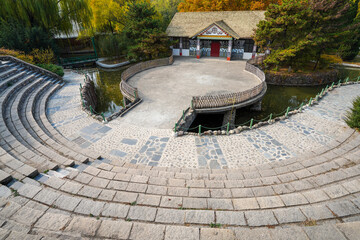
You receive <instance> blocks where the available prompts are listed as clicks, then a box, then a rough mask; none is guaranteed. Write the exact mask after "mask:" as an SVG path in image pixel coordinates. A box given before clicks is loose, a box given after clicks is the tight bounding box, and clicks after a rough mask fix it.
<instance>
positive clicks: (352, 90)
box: [48, 62, 360, 169]
mask: <svg viewBox="0 0 360 240" xmlns="http://www.w3.org/2000/svg"><path fill="white" fill-rule="evenodd" d="M235 63H236V64H239V63H240V64H242V63H241V62H235ZM241 66H242V65H241ZM165 68H167V67H165ZM170 68H171V67H170ZM153 71H154V70H151V71H150V73H149V74H150V75H151V74H152V73H153ZM146 72H147V71H145V72H144V73H142V74H140V75H145V76H148V75H147V73H146ZM65 80H67V81H69V83H68V84H67V85H66V86H65V87H64V88H62V89H61V90H60V91H59V92H57V93H56V95H54V97H53V98H52V99H51V100H50V101H49V106H48V113H49V118H50V120H51V122H52V123H53V125H54V127H55V128H56V129H57V130H59V131H60V132H61V133H62V134H63V135H64V136H66V137H67V138H69V139H70V140H73V141H74V142H75V143H78V144H80V146H81V147H83V148H89V149H92V150H94V151H96V152H99V153H101V155H102V156H104V157H105V158H107V159H114V160H124V161H126V162H131V163H135V164H137V163H140V164H145V165H148V166H159V167H179V168H183V167H185V168H199V169H206V168H211V169H220V168H222V169H231V168H239V167H244V166H256V165H258V164H263V163H269V162H275V161H282V160H286V159H290V158H294V157H300V156H301V154H303V153H304V152H312V151H315V150H316V149H319V148H321V147H326V146H332V145H333V144H336V143H339V141H338V139H339V138H342V137H343V136H345V137H346V136H348V135H349V134H351V133H352V132H353V130H352V129H350V128H348V127H347V126H346V123H345V122H344V116H345V114H346V112H347V110H348V109H349V108H350V107H351V106H352V100H353V99H354V98H355V97H356V96H358V95H360V94H359V93H360V85H351V86H344V87H341V88H337V89H335V90H333V91H332V92H330V93H329V94H327V96H326V97H324V98H323V99H322V100H321V101H320V103H319V104H317V105H314V106H312V107H311V108H307V109H305V110H304V111H303V113H300V114H297V115H295V116H291V118H289V119H287V120H284V121H281V122H277V123H275V124H273V125H269V126H264V127H261V128H259V129H254V130H252V131H245V132H242V133H240V134H238V135H231V136H210V137H209V136H203V137H194V136H183V137H174V134H173V131H172V130H171V127H172V124H173V122H171V124H170V125H171V127H169V128H168V129H162V128H157V127H153V128H150V127H148V126H146V125H145V124H144V125H145V126H142V125H139V122H137V121H135V120H134V116H135V115H137V114H141V113H142V112H143V111H144V108H147V107H149V106H152V105H151V102H148V103H147V102H146V100H145V101H144V102H143V103H141V104H140V105H139V106H137V107H136V108H135V109H133V110H132V111H131V112H130V113H129V114H127V115H125V116H124V117H122V118H118V119H115V120H113V121H111V122H109V123H107V124H105V125H104V124H102V123H100V122H98V121H96V120H94V119H92V118H91V117H88V116H87V114H86V113H84V112H82V111H81V109H80V105H79V102H80V99H79V98H80V96H79V94H78V86H79V83H80V82H81V81H82V80H83V76H81V75H77V74H75V73H72V72H67V74H66V76H65ZM142 107H144V108H142ZM157 107H158V106H157ZM157 107H156V108H157ZM163 109H165V110H166V109H167V108H166V107H164V108H163ZM165 110H164V111H165ZM159 111H162V110H159ZM150 112H151V111H150ZM141 119H142V120H141V121H144V122H146V121H147V119H148V117H146V116H144V117H142V118H141ZM164 119H166V120H167V121H169V120H171V119H168V118H166V115H164ZM132 122H134V123H132ZM150 122H151V120H150Z"/></svg>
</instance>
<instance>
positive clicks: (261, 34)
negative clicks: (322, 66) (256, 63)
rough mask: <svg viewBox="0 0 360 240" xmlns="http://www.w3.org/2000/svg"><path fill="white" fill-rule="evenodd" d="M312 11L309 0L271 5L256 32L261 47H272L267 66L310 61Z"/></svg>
mask: <svg viewBox="0 0 360 240" xmlns="http://www.w3.org/2000/svg"><path fill="white" fill-rule="evenodd" d="M311 14H312V11H311V9H310V8H309V4H308V2H307V1H306V0H301V1H298V0H285V1H283V4H282V5H270V7H269V8H268V10H267V11H266V13H265V20H264V21H260V23H259V24H258V28H257V30H256V35H255V42H256V44H257V45H258V46H259V47H261V48H263V49H265V48H270V49H271V50H272V52H271V55H270V56H269V57H268V58H267V59H266V60H265V61H264V64H265V65H266V66H267V67H271V66H278V65H280V66H286V65H288V66H293V67H295V65H296V67H300V66H301V65H302V64H303V63H304V62H307V61H308V60H309V59H307V58H308V57H309V55H308V54H307V53H309V52H311V51H313V46H312V45H313V44H312V38H313V37H312V35H311V34H310V29H311V26H310V25H311V21H310V20H311Z"/></svg>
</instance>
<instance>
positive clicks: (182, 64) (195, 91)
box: [123, 57, 260, 129]
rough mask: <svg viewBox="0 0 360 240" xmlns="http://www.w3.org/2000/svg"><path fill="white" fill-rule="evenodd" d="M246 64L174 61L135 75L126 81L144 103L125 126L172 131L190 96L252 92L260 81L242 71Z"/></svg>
mask: <svg viewBox="0 0 360 240" xmlns="http://www.w3.org/2000/svg"><path fill="white" fill-rule="evenodd" d="M245 65H246V62H245V61H226V59H219V58H202V59H196V58H191V57H175V62H174V63H173V65H170V66H165V67H157V68H153V69H149V70H146V71H143V72H141V73H138V74H136V75H135V76H134V77H132V78H131V79H130V80H129V83H130V85H132V86H134V87H137V88H138V89H139V91H140V98H142V99H143V102H142V103H141V104H140V105H139V106H138V107H137V108H136V111H131V112H130V113H129V114H128V115H127V117H126V118H124V119H123V121H124V122H126V123H130V124H134V125H137V126H141V127H146V128H161V129H169V128H172V127H174V124H175V122H177V121H178V120H179V118H180V116H181V114H182V111H183V110H186V109H187V108H188V107H189V106H190V103H191V99H192V97H193V96H205V95H218V94H226V93H234V92H242V91H245V90H247V89H251V88H253V87H255V86H257V85H258V84H260V80H259V79H258V78H257V77H256V76H255V75H253V74H251V73H249V72H247V71H245Z"/></svg>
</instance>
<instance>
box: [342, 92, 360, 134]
mask: <svg viewBox="0 0 360 240" xmlns="http://www.w3.org/2000/svg"><path fill="white" fill-rule="evenodd" d="M345 121H346V123H347V125H349V127H351V128H356V129H358V130H359V129H360V97H358V98H356V99H355V101H354V102H353V107H352V108H351V110H350V111H349V112H348V114H347V115H346V120H345Z"/></svg>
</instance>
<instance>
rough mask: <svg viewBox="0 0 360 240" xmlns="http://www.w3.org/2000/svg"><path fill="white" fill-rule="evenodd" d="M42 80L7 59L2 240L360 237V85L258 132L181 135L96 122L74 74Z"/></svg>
mask: <svg viewBox="0 0 360 240" xmlns="http://www.w3.org/2000/svg"><path fill="white" fill-rule="evenodd" d="M42 74H43V73H41V72H39V71H38V69H36V68H34V67H31V66H30V67H28V68H26V69H24V68H23V67H22V66H21V65H20V64H18V62H17V61H16V60H13V61H10V62H9V61H0V76H1V77H2V79H1V80H0V89H2V90H3V91H0V108H1V111H0V112H1V114H0V183H1V185H0V239H39V240H40V239H69V240H75V239H76V240H78V239H79V240H80V239H134V240H143V239H147V240H176V239H194V240H212V239H226V240H230V239H231V240H235V239H239V240H243V239H276V240H277V239H297V240H298V239H305V240H308V239H310V240H318V239H324V240H325V239H326V240H328V239H336V240H357V239H359V235H360V134H359V133H358V132H355V131H353V130H351V129H349V128H348V127H347V126H346V125H345V124H344V122H343V120H342V116H344V113H345V112H346V110H347V109H348V107H349V106H350V105H351V99H353V98H354V97H355V96H356V95H358V94H359V85H349V86H344V87H341V88H336V89H335V90H333V91H331V92H329V93H328V94H327V95H328V96H326V97H325V98H324V99H323V100H322V101H321V102H320V104H319V105H317V106H315V107H314V108H311V109H307V110H305V112H304V113H302V114H299V115H296V116H293V117H291V118H290V119H288V120H286V121H284V122H280V123H277V124H274V125H271V126H267V127H265V128H262V129H256V130H254V131H249V132H243V133H242V134H239V135H236V136H231V137H227V136H222V137H211V138H208V137H201V138H199V137H191V136H188V137H183V138H173V137H172V136H171V130H161V129H153V130H151V131H150V130H149V129H146V128H140V127H137V126H134V125H130V124H122V123H121V119H119V120H117V121H114V122H111V123H110V124H108V125H102V124H99V123H97V122H95V121H94V120H92V119H91V118H89V117H87V116H86V115H85V114H83V113H81V112H80V111H79V99H77V96H78V84H79V82H77V81H74V80H75V79H76V77H77V76H76V75H73V77H74V78H71V81H72V83H68V84H67V85H66V86H65V87H63V82H62V80H61V79H58V78H56V77H54V76H53V75H48V76H47V77H44V76H43V75H42ZM80 79H81V78H79V80H80ZM62 87H63V88H62ZM57 89H62V90H61V91H60V92H57V94H55V95H54V96H53V97H52V98H51V101H50V105H49V106H48V105H47V104H46V103H47V100H48V99H49V97H50V96H51V93H52V92H54V91H56V90H57ZM45 110H47V111H48V114H49V115H50V116H52V119H53V120H52V121H53V123H52V125H51V123H50V122H49V119H48V117H47V116H46V114H45ZM74 113H78V115H74ZM54 127H56V128H57V129H58V130H60V132H58V131H57V130H56V129H55V128H54ZM61 133H62V134H64V135H65V136H67V137H68V138H65V137H64V135H62V134H61ZM73 137H75V138H73ZM69 140H72V141H69ZM246 142H248V145H244V144H246ZM311 145H313V146H311ZM107 146H109V147H110V148H116V149H113V150H112V151H110V153H108V152H107V149H108V148H107ZM249 146H252V147H253V149H255V150H256V152H246V150H248V148H249ZM92 148H93V149H96V151H92V150H91V149H92ZM194 149H195V150H194ZM99 154H101V155H102V156H103V157H99ZM241 154H243V157H242V155H241ZM253 154H254V155H255V156H253ZM105 155H109V157H110V158H106V157H105ZM178 157H179V158H178ZM131 159H132V160H131ZM134 159H135V160H136V163H138V164H130V163H129V161H133V160H134ZM193 159H195V160H193ZM257 159H258V160H259V161H258V162H257V161H256V160H257ZM263 159H266V162H262V160H263ZM188 160H189V161H188ZM204 163H205V165H206V166H205V165H204ZM167 164H169V167H159V166H167ZM170 164H174V165H170ZM176 164H178V165H179V166H180V167H175V165H176ZM226 164H228V165H227V166H226ZM155 165H158V166H155ZM187 165H189V166H190V167H186V166H187ZM205 167H206V168H207V169H205ZM220 167H222V168H223V169H218V168H220ZM191 168H193V169H191ZM195 168H196V169H195ZM199 168H200V169H199Z"/></svg>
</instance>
